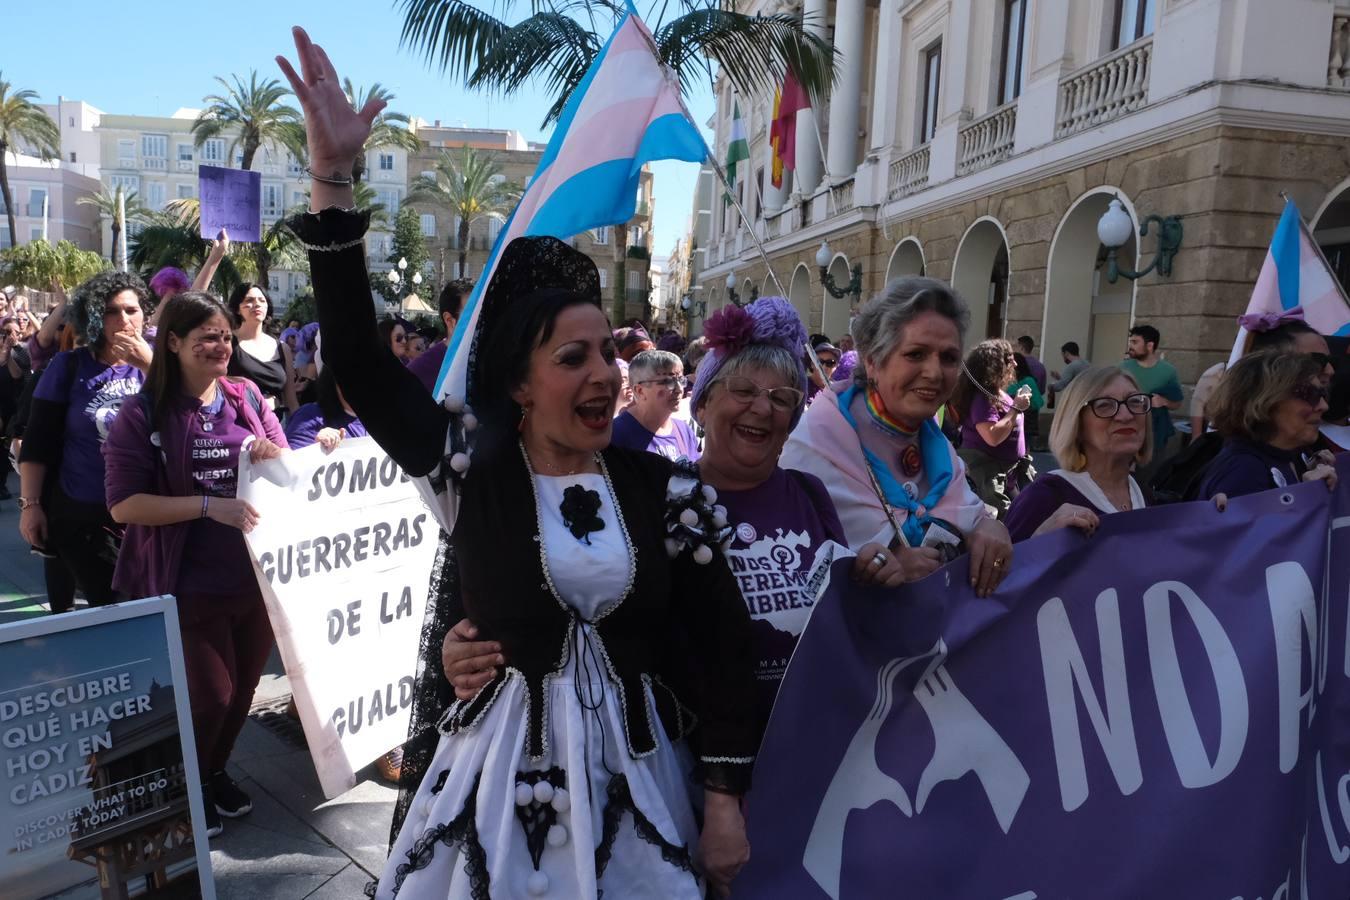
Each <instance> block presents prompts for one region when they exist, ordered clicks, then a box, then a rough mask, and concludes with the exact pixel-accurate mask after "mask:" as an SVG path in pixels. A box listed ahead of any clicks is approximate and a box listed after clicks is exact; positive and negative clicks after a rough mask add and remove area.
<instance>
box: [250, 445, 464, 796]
mask: <svg viewBox="0 0 1350 900" xmlns="http://www.w3.org/2000/svg"><path fill="white" fill-rule="evenodd" d="M239 497H240V499H243V500H247V501H248V502H249V503H251V504H253V506H254V507H255V508H256V509H257V510H258V511H259V512H260V513H261V514H262V515H261V517H260V518H259V520H258V525H257V527H255V528H254V529H253V531H251V532H250V533H249V534H248V536H247V540H248V545H249V549H250V550H251V551H252V552H253V557H254V559H255V560H256V570H257V573H258V581H259V584H260V585H261V587H262V590H263V597H264V598H265V599H266V601H267V613H268V616H269V617H270V618H271V620H272V631H273V633H274V634H276V638H277V647H278V649H279V650H280V651H281V660H282V662H283V663H285V665H286V674H287V675H289V676H290V681H291V690H292V692H293V693H294V695H295V705H296V708H297V709H298V710H299V712H300V722H301V724H302V725H303V726H304V729H305V737H306V739H307V740H308V743H309V750H310V754H311V756H312V757H313V758H314V768H315V771H316V772H318V775H319V784H320V785H321V786H322V788H323V792H324V796H326V797H330V798H331V797H335V796H337V795H338V794H340V793H342V792H343V791H346V790H347V789H348V788H350V787H352V786H353V785H354V784H355V783H356V777H355V774H354V773H355V770H356V769H359V768H361V767H362V766H364V765H366V764H367V763H370V762H371V761H373V760H374V759H375V758H377V757H379V756H381V755H382V754H384V753H385V752H386V751H388V750H391V749H393V748H394V747H397V746H399V745H400V744H402V743H403V741H404V739H405V738H407V736H408V719H409V716H410V713H411V703H412V693H413V681H414V678H415V676H416V670H417V649H418V643H419V641H420V639H421V634H422V618H423V613H424V612H425V610H426V596H427V584H428V581H429V580H430V577H431V566H432V562H433V560H434V558H435V555H436V538H437V534H438V531H437V526H436V521H435V519H433V518H432V515H431V512H430V510H428V509H427V508H426V505H425V504H424V503H423V502H422V500H421V499H420V498H419V496H418V494H417V489H416V487H415V486H414V485H413V482H412V481H411V479H409V478H408V476H407V475H405V474H404V473H403V471H402V470H401V469H399V467H398V464H397V463H395V462H394V460H393V459H391V458H390V457H389V456H388V454H386V453H385V452H384V451H383V450H381V449H380V446H379V445H378V444H376V443H375V441H374V439H372V438H348V439H347V440H345V441H343V442H342V445H341V446H340V447H338V448H337V449H336V450H334V451H333V452H332V453H324V452H323V448H321V447H320V446H319V445H318V444H314V445H312V446H310V447H306V448H305V449H303V450H299V451H297V452H295V453H292V454H289V455H288V456H286V457H283V458H281V459H276V460H269V461H267V462H264V463H258V464H257V465H253V464H251V463H250V462H249V461H248V459H247V457H245V458H244V460H243V461H242V463H241V464H240V469H239Z"/></svg>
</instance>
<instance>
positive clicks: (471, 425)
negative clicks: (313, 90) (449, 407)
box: [460, 412, 478, 431]
mask: <svg viewBox="0 0 1350 900" xmlns="http://www.w3.org/2000/svg"><path fill="white" fill-rule="evenodd" d="M460 421H461V422H463V423H464V430H465V431H473V430H474V429H475V428H477V427H478V417H477V416H475V415H474V414H473V413H467V412H466V413H465V414H464V418H463V419H461V420H460Z"/></svg>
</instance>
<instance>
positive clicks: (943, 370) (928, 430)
mask: <svg viewBox="0 0 1350 900" xmlns="http://www.w3.org/2000/svg"><path fill="white" fill-rule="evenodd" d="M969 319H970V312H969V310H967V308H966V304H965V302H964V301H963V300H961V298H960V297H958V296H957V295H956V294H955V293H954V292H953V291H952V290H951V288H949V287H948V286H947V285H946V284H944V283H943V282H941V281H937V280H935V279H932V278H919V277H906V278H900V279H897V280H896V281H893V282H891V284H890V285H888V286H887V288H886V291H885V293H883V294H880V295H878V296H876V297H873V298H872V299H871V300H869V301H868V302H867V303H866V304H865V305H864V306H863V308H862V311H861V312H860V313H859V314H858V316H857V318H855V319H854V320H853V324H852V327H851V331H852V334H853V338H854V340H855V341H856V342H857V351H858V364H857V366H856V368H855V369H854V372H853V379H852V381H851V382H848V383H840V384H833V385H831V391H832V394H829V395H827V394H824V393H822V394H821V396H820V397H818V398H817V399H816V401H815V402H814V403H812V404H811V405H810V406H809V407H808V408H807V410H806V414H805V415H804V416H803V417H802V422H801V425H800V426H799V427H798V428H796V429H795V430H794V431H793V432H792V435H791V436H790V437H789V438H788V441H787V445H786V446H785V447H784V448H783V465H784V466H785V467H788V468H793V469H800V470H802V471H803V472H809V473H811V474H812V475H815V476H816V477H818V478H819V479H820V480H821V481H823V482H824V483H825V487H826V488H827V489H828V490H829V492H830V496H831V497H833V498H834V504H835V508H836V509H837V510H838V512H839V520H840V521H841V522H842V523H843V525H844V532H845V534H846V535H847V537H848V543H849V546H850V547H853V548H855V549H858V548H861V547H862V546H863V545H864V544H867V543H871V542H877V543H881V544H885V545H887V547H888V548H889V552H891V553H894V554H898V555H899V557H900V565H901V568H902V569H903V571H904V573H905V578H906V579H907V580H914V579H918V578H922V577H924V576H925V575H928V574H930V573H931V572H933V571H935V570H936V569H937V568H938V567H939V566H940V565H942V563H943V562H944V561H946V560H948V559H950V558H952V557H954V556H956V555H959V554H961V553H963V552H967V551H968V552H969V553H970V582H971V586H972V587H974V588H975V591H976V593H977V594H979V595H980V596H982V597H985V596H988V595H989V594H991V593H992V592H993V591H994V589H995V588H996V587H998V585H999V582H1001V581H1002V580H1003V578H1004V576H1006V575H1007V574H1008V564H1009V563H1010V562H1011V560H1012V541H1011V540H1010V539H1009V538H1008V531H1007V529H1006V528H1004V527H1003V525H1002V524H1000V523H999V522H998V521H997V520H996V519H994V518H993V517H992V516H990V515H989V513H988V511H987V510H986V509H985V506H984V503H983V502H981V500H980V498H979V497H977V496H975V494H974V493H973V492H972V491H971V490H970V487H969V486H968V485H967V484H966V467H965V465H964V464H963V463H962V462H961V460H960V458H959V457H957V455H956V451H955V450H953V449H952V446H951V444H950V443H949V442H948V441H947V438H946V437H945V436H944V435H943V433H942V429H941V428H940V427H939V426H938V424H937V422H936V421H935V420H934V417H935V416H936V415H937V413H938V410H940V409H941V408H942V406H943V404H945V403H946V402H947V401H948V400H949V399H951V396H952V392H953V391H954V390H955V388H956V381H957V378H958V377H961V341H962V338H963V337H964V335H965V330H966V326H967V323H968V322H969ZM827 400H830V401H832V402H826V401H827Z"/></svg>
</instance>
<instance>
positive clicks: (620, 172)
mask: <svg viewBox="0 0 1350 900" xmlns="http://www.w3.org/2000/svg"><path fill="white" fill-rule="evenodd" d="M707 152H708V146H707V144H706V143H705V142H704V140H703V136H702V135H701V134H699V131H698V128H697V127H696V126H695V125H694V122H693V119H692V118H690V116H689V113H688V111H687V110H686V109H685V108H684V103H683V101H681V99H680V85H679V81H678V80H677V79H676V77H675V75H674V74H673V73H672V72H670V71H669V70H667V69H666V68H665V67H664V66H663V65H662V64H661V62H660V59H659V58H658V57H657V55H656V43H655V41H654V40H653V39H652V35H651V32H650V31H648V30H647V26H646V25H645V24H643V22H642V20H641V19H639V18H638V17H637V15H636V14H635V12H634V10H633V9H632V6H631V5H630V6H629V11H628V12H627V13H626V14H625V15H624V16H623V18H622V19H620V20H619V23H618V25H617V26H616V27H615V29H614V33H613V34H612V35H610V37H609V41H608V42H606V44H605V46H604V49H602V50H601V51H600V53H599V55H598V56H596V58H595V62H593V63H591V68H590V70H589V71H588V72H587V73H586V77H585V78H583V79H582V81H581V83H580V84H579V85H578V86H577V88H576V90H575V91H574V92H573V93H572V97H571V99H570V100H569V101H568V102H567V106H566V107H565V108H564V109H563V113H562V117H561V118H560V119H559V120H558V126H557V129H556V130H555V131H554V133H553V138H552V140H550V141H549V143H548V149H547V150H546V151H544V155H543V157H542V158H541V159H540V160H539V167H538V168H537V169H535V172H534V176H533V177H532V178H531V179H530V181H529V183H528V185H527V187H526V188H525V193H524V195H523V196H522V197H521V198H520V204H519V205H518V206H517V207H516V210H515V212H513V213H512V214H511V218H510V219H508V220H507V222H506V227H505V228H503V229H502V230H501V233H500V234H499V235H498V236H497V242H496V243H495V244H494V245H493V247H492V253H491V255H490V256H489V257H488V262H487V265H486V266H485V267H484V269H483V274H482V276H481V277H480V278H479V279H478V282H477V284H475V285H474V289H473V293H472V294H471V295H470V296H469V299H468V301H467V302H466V304H465V310H466V314H465V315H463V316H461V317H460V320H459V325H458V326H457V327H456V328H455V333H454V335H453V336H452V337H451V339H450V346H449V348H448V350H447V351H446V354H445V363H444V365H443V366H442V368H441V374H440V376H439V378H438V380H437V383H436V391H435V395H436V397H437V398H438V399H440V398H443V397H445V396H447V395H450V396H454V397H463V396H464V395H465V391H466V379H467V376H468V361H469V349H470V346H471V344H472V342H473V334H474V331H475V329H476V328H477V326H478V312H479V309H480V304H479V301H480V299H481V297H482V295H483V291H484V289H485V288H486V287H487V285H488V282H489V281H490V280H491V279H492V273H493V271H494V270H495V269H496V267H497V260H498V258H499V257H500V255H501V250H502V248H503V247H505V246H506V245H507V244H509V243H510V242H511V241H512V240H514V239H515V238H518V237H521V236H532V235H552V236H553V237H556V238H563V239H565V238H569V237H571V236H572V235H574V234H579V233H581V232H583V231H585V230H587V229H589V228H599V227H600V226H602V225H624V224H626V223H627V222H628V220H629V219H631V218H632V217H633V213H634V212H636V210H637V190H638V179H639V177H640V173H641V170H642V166H643V164H644V163H647V162H650V161H652V160H657V159H679V160H685V161H687V162H702V161H703V159H704V157H705V156H706V155H707Z"/></svg>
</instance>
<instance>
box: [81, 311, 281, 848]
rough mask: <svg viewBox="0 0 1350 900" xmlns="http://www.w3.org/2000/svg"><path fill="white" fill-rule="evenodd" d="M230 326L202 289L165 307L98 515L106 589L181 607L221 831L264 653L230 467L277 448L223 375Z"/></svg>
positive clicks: (248, 392) (245, 801)
mask: <svg viewBox="0 0 1350 900" xmlns="http://www.w3.org/2000/svg"><path fill="white" fill-rule="evenodd" d="M231 329H232V317H231V316H230V314H229V312H228V311H227V310H226V308H225V307H224V305H222V304H221V302H220V301H219V300H217V299H216V298H215V297H213V296H211V295H210V294H206V293H201V292H198V291H185V292H183V293H181V294H178V295H176V296H175V297H174V298H173V299H172V300H170V301H169V302H168V303H166V304H165V305H164V309H163V310H162V311H161V314H160V317H159V334H158V336H157V338H156V349H157V352H156V353H155V361H154V363H153V364H152V365H151V366H150V375H149V378H148V380H147V381H146V385H145V389H144V390H143V391H142V392H141V393H140V394H138V395H136V396H135V397H132V398H128V399H127V402H126V404H125V405H124V406H123V408H122V413H121V415H119V416H118V417H117V422H116V423H115V424H114V426H113V428H112V431H111V432H110V433H109V434H108V441H107V444H106V445H105V446H104V448H103V455H104V458H105V460H106V464H107V472H106V476H105V478H106V484H107V503H108V508H109V510H110V512H111V513H112V517H113V519H114V520H116V521H117V522H118V523H119V524H122V525H125V526H127V535H126V541H125V543H124V545H123V550H122V553H121V554H119V556H118V557H117V572H116V576H115V578H114V580H113V586H114V587H115V588H116V589H117V590H119V591H121V592H122V594H123V595H125V596H128V597H151V596H155V595H156V594H173V595H174V597H176V598H177V601H178V621H179V626H180V629H181V630H182V634H183V659H184V662H185V663H186V665H187V680H188V696H189V699H190V700H191V705H192V730H193V733H194V735H195V737H196V741H197V759H198V761H199V763H200V764H201V771H202V777H203V778H204V779H205V783H204V784H203V791H204V793H205V795H206V820H207V826H208V835H215V834H219V833H220V827H221V825H220V816H222V815H224V816H229V817H231V818H233V817H235V816H242V815H244V814H245V813H247V812H249V811H250V810H251V809H252V808H253V804H252V801H251V800H250V799H249V796H248V795H247V794H246V793H244V792H243V790H241V789H240V788H239V786H238V785H237V784H235V783H234V780H233V779H231V778H230V776H229V775H228V774H227V773H226V771H225V763H226V761H227V760H228V759H229V757H230V752H231V750H233V748H234V742H235V739H236V738H238V736H239V732H240V731H241V730H242V729H243V727H244V721H245V720H246V719H247V718H248V710H249V705H250V704H251V703H252V702H253V691H254V688H256V687H257V686H258V680H259V679H260V678H261V677H262V670H263V666H264V665H265V664H266V662H267V655H268V653H269V652H270V651H271V648H272V626H271V623H270V622H269V621H268V618H267V609H266V607H265V606H264V605H263V598H262V593H261V591H260V589H259V587H258V579H257V577H256V576H255V575H254V573H253V562H252V558H251V556H250V555H249V551H248V547H247V545H246V544H245V543H244V535H245V534H247V533H248V532H249V531H251V530H252V529H253V526H254V524H255V523H256V522H257V520H258V512H257V510H255V509H254V508H253V507H252V506H251V505H249V504H248V503H247V502H246V501H244V500H240V499H238V498H237V497H236V489H237V487H238V475H239V460H240V457H241V456H242V455H243V454H245V453H247V454H248V455H249V457H250V459H252V460H253V461H254V462H260V461H262V460H265V459H272V458H274V457H277V456H280V455H281V454H282V453H283V452H284V451H285V449H286V437H285V435H283V434H282V433H281V424H280V423H279V422H278V421H277V417H276V415H274V414H273V412H272V410H271V408H270V407H269V406H268V405H267V403H266V401H265V399H264V398H263V396H262V393H261V392H260V391H259V389H258V387H257V385H255V384H253V383H252V382H250V381H246V380H244V379H239V378H231V377H227V374H226V373H227V372H228V371H229V362H230V355H231V353H232V351H233V342H232V335H231Z"/></svg>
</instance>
